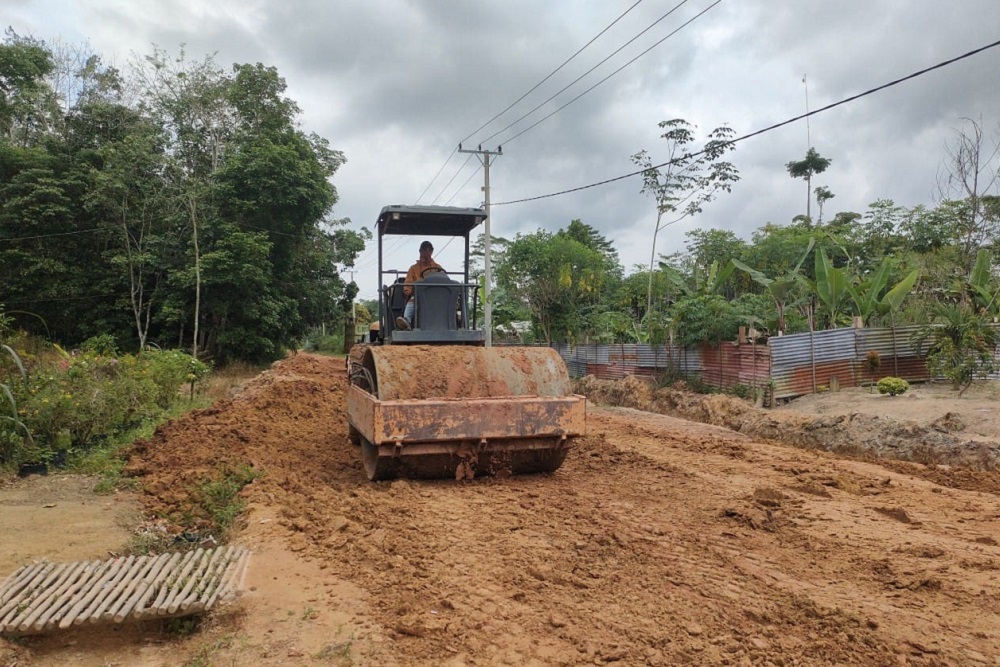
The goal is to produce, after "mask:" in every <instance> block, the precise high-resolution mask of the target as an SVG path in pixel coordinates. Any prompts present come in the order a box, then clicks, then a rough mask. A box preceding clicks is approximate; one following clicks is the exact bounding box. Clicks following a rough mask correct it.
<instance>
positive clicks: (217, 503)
mask: <svg viewBox="0 0 1000 667" xmlns="http://www.w3.org/2000/svg"><path fill="white" fill-rule="evenodd" d="M260 475H261V473H260V472H258V471H256V470H254V469H253V467H252V466H249V465H242V466H238V467H236V468H222V469H220V470H219V473H218V475H217V476H216V477H215V478H214V479H206V480H203V481H202V482H201V483H200V484H199V485H198V488H197V495H198V499H199V502H200V504H201V506H202V507H203V508H204V509H205V511H206V512H207V513H208V516H209V517H210V518H211V520H212V522H213V524H214V528H215V529H216V530H219V531H221V532H222V533H223V534H225V533H226V532H227V531H228V530H229V529H230V528H232V526H233V524H234V523H235V521H236V519H237V517H239V515H240V513H241V512H242V511H243V508H244V507H245V503H244V502H243V500H242V499H241V498H240V497H239V493H240V491H242V490H243V487H244V486H246V485H247V484H249V483H250V482H252V481H253V480H255V479H257V478H258V477H260Z"/></svg>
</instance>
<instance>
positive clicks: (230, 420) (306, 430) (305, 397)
mask: <svg viewBox="0 0 1000 667" xmlns="http://www.w3.org/2000/svg"><path fill="white" fill-rule="evenodd" d="M346 386H347V385H346V378H345V375H344V368H343V361H342V360H340V359H333V358H328V357H321V356H312V355H297V356H292V357H288V358H287V359H284V360H281V361H279V362H276V363H275V364H274V366H273V367H272V368H271V369H270V370H268V371H265V372H264V373H262V374H260V375H259V376H257V377H256V378H254V379H253V380H252V381H251V382H249V383H248V384H247V385H246V386H245V387H244V389H243V391H242V392H240V393H239V394H238V395H236V396H235V397H234V398H232V399H228V400H223V401H220V402H218V403H217V404H215V405H214V406H212V407H211V408H208V409H205V410H197V411H194V412H192V413H190V414H188V415H186V416H184V417H183V418H181V419H178V420H174V421H171V422H169V423H167V424H164V425H163V426H161V427H160V428H159V429H158V430H157V432H156V433H155V434H154V435H153V437H152V438H150V439H149V440H144V441H139V442H137V443H136V444H135V445H134V446H133V448H132V450H131V452H130V457H129V463H128V466H127V467H126V469H125V473H124V474H125V475H127V476H131V477H139V478H141V480H142V485H143V490H144V494H145V497H144V502H145V504H146V505H147V508H148V509H149V510H150V511H151V512H152V513H153V514H156V515H162V516H166V517H167V518H168V519H170V520H171V521H172V522H173V523H174V529H175V530H179V527H180V526H181V525H183V524H188V525H190V523H191V519H192V518H193V520H194V524H195V526H194V527H195V528H199V527H203V528H204V527H208V526H209V525H210V522H209V520H208V519H209V517H207V516H206V512H205V510H204V509H203V504H202V503H201V502H200V500H201V498H200V494H201V488H202V487H203V486H204V484H205V483H206V482H211V481H218V480H220V479H222V478H224V477H225V476H226V475H228V474H232V473H233V472H236V471H239V470H241V469H245V468H247V467H249V468H250V469H251V470H252V471H253V472H254V473H255V474H257V475H260V476H259V477H258V478H257V479H256V480H255V481H254V482H253V483H252V484H251V487H252V490H251V489H250V488H248V489H247V491H245V492H244V496H250V495H253V496H257V495H258V494H264V496H265V497H267V496H270V497H274V494H276V493H279V492H287V491H289V490H298V491H302V492H305V491H306V490H308V489H309V488H310V487H311V486H313V485H315V484H316V483H317V482H318V481H322V480H324V479H325V478H326V477H328V471H332V470H340V469H344V468H353V467H357V465H358V464H357V462H356V461H355V460H354V459H355V458H356V457H352V456H350V455H351V454H355V453H356V452H355V451H354V449H353V448H352V447H350V446H348V445H347V426H346V418H345V415H344V401H345V399H344V392H345V390H346ZM251 491H252V494H251ZM304 495H307V496H308V493H305V494H304Z"/></svg>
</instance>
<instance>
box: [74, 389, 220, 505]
mask: <svg viewBox="0 0 1000 667" xmlns="http://www.w3.org/2000/svg"><path fill="white" fill-rule="evenodd" d="M211 404H212V401H211V400H209V398H208V397H206V396H197V397H195V399H194V400H193V401H178V402H176V403H174V404H173V405H172V406H171V407H170V408H168V409H166V410H164V411H163V412H162V413H160V415H159V416H158V417H155V418H151V419H144V420H143V421H142V422H140V423H139V424H138V425H136V426H134V427H132V428H130V429H128V430H127V431H123V432H121V433H117V434H115V435H113V436H111V437H109V438H108V439H107V440H106V441H105V442H104V443H102V444H100V445H97V446H95V447H93V448H91V449H88V450H86V451H85V452H80V453H78V454H75V455H73V456H70V458H69V460H68V461H67V468H68V469H69V470H70V471H72V472H77V473H81V474H84V475H99V476H100V480H99V481H98V482H97V484H96V485H95V486H94V492H95V493H113V492H114V491H117V490H135V489H136V488H137V487H138V482H137V481H136V480H128V479H123V478H122V470H124V469H125V464H126V460H125V456H124V455H125V452H126V451H127V450H128V448H129V447H130V446H131V445H132V443H133V442H135V441H136V440H141V439H147V438H151V437H153V433H155V432H156V429H157V428H159V427H160V425H161V424H164V423H166V422H168V421H170V420H171V419H177V418H179V417H183V416H184V415H185V414H187V413H188V412H190V411H191V410H197V409H199V408H206V407H208V406H209V405H211Z"/></svg>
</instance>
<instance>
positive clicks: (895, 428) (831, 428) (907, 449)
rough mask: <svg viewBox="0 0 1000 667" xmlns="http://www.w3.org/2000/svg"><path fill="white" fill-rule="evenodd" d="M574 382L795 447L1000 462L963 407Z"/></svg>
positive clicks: (626, 403) (930, 460) (940, 462)
mask: <svg viewBox="0 0 1000 667" xmlns="http://www.w3.org/2000/svg"><path fill="white" fill-rule="evenodd" d="M575 389H576V391H577V392H579V393H581V394H584V395H585V396H587V397H588V398H589V399H591V400H592V401H595V402H597V403H600V404H603V405H612V406H623V407H630V408H635V409H638V410H644V411H649V412H657V413H660V414H666V415H673V416H677V417H682V418H684V419H690V420H694V421H699V422H702V423H705V424H713V425H716V426H723V427H725V428H728V429H731V430H733V431H737V432H739V433H743V434H745V435H748V436H750V437H753V438H759V439H764V440H769V441H772V442H781V443H784V444H788V445H793V446H795V447H805V448H812V449H821V450H825V451H830V452H836V453H838V454H842V455H847V456H854V457H859V458H875V459H889V460H899V461H912V462H918V463H926V464H932V465H936V466H938V467H936V468H935V471H936V472H940V473H947V472H948V470H949V468H951V467H960V468H964V469H972V470H994V469H996V468H997V466H998V462H1000V442H998V441H997V440H995V439H984V438H969V437H963V435H964V434H961V431H962V430H963V428H964V422H963V421H962V419H961V418H960V417H959V416H958V415H957V414H956V413H954V412H950V411H945V410H941V411H940V412H939V413H932V414H925V415H924V417H925V418H924V419H923V420H921V421H922V422H923V423H920V422H917V421H915V420H912V419H897V418H894V417H891V416H883V415H878V414H871V413H870V412H865V411H861V410H853V411H847V412H844V411H839V412H838V413H837V414H804V413H800V412H797V411H795V410H794V407H793V408H792V409H791V410H769V409H765V408H758V407H755V406H754V405H752V404H751V403H749V402H747V401H745V400H742V399H740V398H737V397H734V396H729V395H725V394H696V393H693V392H690V391H686V390H685V389H683V387H682V388H675V387H664V388H659V389H657V388H654V387H653V386H651V385H650V384H649V383H648V382H646V381H644V380H641V379H638V378H635V377H631V376H629V377H626V378H624V379H622V380H615V381H611V380H599V379H597V378H595V377H593V376H587V377H585V378H583V379H582V380H579V381H577V383H576V387H575ZM830 396H831V397H835V396H836V395H830ZM868 400H869V401H882V406H885V411H886V412H892V406H886V401H906V400H907V399H905V398H901V397H899V398H893V397H884V396H879V395H871V396H870V397H869V398H868ZM928 407H930V409H933V407H932V406H928Z"/></svg>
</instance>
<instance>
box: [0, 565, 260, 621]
mask: <svg viewBox="0 0 1000 667" xmlns="http://www.w3.org/2000/svg"><path fill="white" fill-rule="evenodd" d="M249 560H250V552H249V551H248V550H247V549H245V548H244V547H233V546H229V547H218V548H215V549H195V550H194V551H188V552H186V553H173V554H170V553H165V554H162V555H160V556H139V557H136V556H129V557H128V558H125V557H122V558H115V559H112V560H106V561H78V562H75V563H63V564H56V563H49V562H41V563H35V564H33V565H26V566H24V567H22V568H21V569H20V570H18V571H17V572H15V573H14V574H12V575H10V576H9V577H8V578H7V580H6V581H5V582H4V583H3V584H2V585H0V633H3V634H21V635H27V634H34V633H39V632H47V631H49V630H54V629H56V628H59V629H65V628H68V627H70V626H74V625H82V624H84V623H88V624H98V623H123V622H125V621H135V620H146V619H153V618H170V617H174V616H187V615H189V614H196V613H198V612H202V611H207V610H209V609H211V608H212V607H213V606H214V605H215V604H216V603H217V602H219V601H222V600H227V599H230V598H232V597H234V596H235V595H236V593H237V592H238V591H239V590H240V588H242V586H243V578H244V576H245V574H246V569H247V565H248V563H249Z"/></svg>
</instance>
